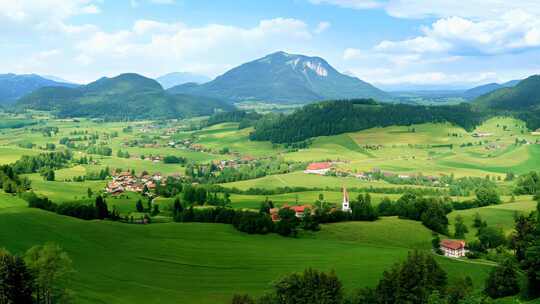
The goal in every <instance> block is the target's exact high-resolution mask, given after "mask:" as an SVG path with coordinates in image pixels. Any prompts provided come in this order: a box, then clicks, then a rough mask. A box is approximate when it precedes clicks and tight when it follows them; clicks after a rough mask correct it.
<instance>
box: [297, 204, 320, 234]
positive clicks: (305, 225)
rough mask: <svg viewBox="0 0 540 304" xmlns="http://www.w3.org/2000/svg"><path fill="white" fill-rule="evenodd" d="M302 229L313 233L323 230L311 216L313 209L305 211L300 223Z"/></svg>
mask: <svg viewBox="0 0 540 304" xmlns="http://www.w3.org/2000/svg"><path fill="white" fill-rule="evenodd" d="M300 227H301V228H302V229H304V230H311V231H319V230H321V226H320V225H319V222H318V221H317V219H316V218H315V217H314V216H313V215H311V209H309V208H306V209H304V214H303V215H302V219H301V221H300Z"/></svg>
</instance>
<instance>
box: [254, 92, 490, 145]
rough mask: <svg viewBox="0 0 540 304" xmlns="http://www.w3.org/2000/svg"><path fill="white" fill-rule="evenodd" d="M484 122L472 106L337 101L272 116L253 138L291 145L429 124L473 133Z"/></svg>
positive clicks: (268, 117)
mask: <svg viewBox="0 0 540 304" xmlns="http://www.w3.org/2000/svg"><path fill="white" fill-rule="evenodd" d="M483 119H484V115H483V114H481V113H480V112H475V111H474V110H473V108H472V107H471V106H470V105H469V104H459V105H453V106H413V105H406V104H380V103H377V102H375V101H374V100H372V99H353V100H334V101H327V102H322V103H316V104H310V105H307V106H305V107H303V108H302V109H300V110H298V111H296V112H294V113H293V114H291V115H288V116H285V115H279V116H275V115H274V116H271V115H269V116H267V117H265V119H261V120H260V121H259V122H258V123H257V124H256V125H255V131H254V132H253V133H252V134H251V136H250V138H251V139H252V140H270V141H272V142H274V143H292V142H298V141H302V140H305V139H307V138H310V137H315V136H324V135H335V134H340V133H344V132H353V131H359V130H364V129H368V128H373V127H386V126H391V125H412V124H419V123H427V122H450V123H453V124H455V125H458V126H460V127H463V128H464V129H466V130H472V129H473V128H474V127H475V126H477V125H478V124H480V123H481V122H482V121H483Z"/></svg>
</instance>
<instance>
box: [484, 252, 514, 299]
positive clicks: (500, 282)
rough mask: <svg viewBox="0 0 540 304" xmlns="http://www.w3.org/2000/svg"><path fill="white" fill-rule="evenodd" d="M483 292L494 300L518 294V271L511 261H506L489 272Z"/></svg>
mask: <svg viewBox="0 0 540 304" xmlns="http://www.w3.org/2000/svg"><path fill="white" fill-rule="evenodd" d="M484 292H485V293H486V294H487V295H489V296H490V297H492V298H494V299H497V298H502V297H507V296H513V295H515V294H517V293H518V292H519V277H518V271H517V267H516V265H515V264H514V262H513V261H511V260H510V259H507V260H505V261H504V262H503V263H501V264H500V265H499V266H497V267H495V269H493V270H492V271H491V272H490V274H489V276H488V278H487V279H486V286H485V288H484Z"/></svg>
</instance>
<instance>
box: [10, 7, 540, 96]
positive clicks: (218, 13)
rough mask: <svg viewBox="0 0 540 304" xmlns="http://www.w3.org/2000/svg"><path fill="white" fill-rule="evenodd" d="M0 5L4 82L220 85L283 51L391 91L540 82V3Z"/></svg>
mask: <svg viewBox="0 0 540 304" xmlns="http://www.w3.org/2000/svg"><path fill="white" fill-rule="evenodd" d="M456 2H461V1H455V0H454V1H450V0H438V1H429V0H273V1H270V0H268V1H266V0H256V1H255V0H251V1H248V0H213V1H210V0H0V25H1V26H0V61H1V64H0V67H1V68H0V73H7V72H14V73H38V74H46V75H55V76H58V77H62V78H65V79H68V80H71V81H76V82H81V83H84V82H89V81H93V80H95V79H97V78H99V77H102V76H114V75H117V74H120V73H123V72H137V73H141V74H143V75H146V76H149V77H156V76H159V75H162V74H166V73H169V72H176V71H184V72H193V73H198V74H204V75H207V76H210V77H215V76H217V75H219V74H221V73H223V72H225V71H226V70H227V69H230V68H232V67H234V66H236V65H238V64H241V63H244V62H246V61H250V60H254V59H256V58H259V57H262V56H264V55H266V54H268V53H271V52H274V51H278V50H284V51H287V52H291V53H301V54H306V55H316V56H320V57H323V58H325V59H327V60H328V61H329V62H330V64H332V65H333V66H335V67H336V68H337V69H338V70H340V71H342V72H347V73H350V74H354V75H356V76H358V77H360V78H361V79H363V80H366V81H368V82H372V83H374V84H376V85H378V86H380V87H382V88H386V89H396V88H402V87H424V86H426V87H437V86H441V87H455V88H460V87H468V86H472V85H476V84H481V83H488V82H492V81H498V82H501V81H507V80H511V79H517V78H523V77H526V76H529V75H532V74H535V73H539V72H540V60H539V59H540V48H539V47H540V18H539V17H540V1H537V0H519V1H518V0H515V1H512V2H511V3H509V1H503V0H469V1H467V5H466V7H464V4H463V2H461V3H456Z"/></svg>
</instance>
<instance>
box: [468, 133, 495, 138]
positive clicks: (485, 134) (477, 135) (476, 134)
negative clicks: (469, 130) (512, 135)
mask: <svg viewBox="0 0 540 304" xmlns="http://www.w3.org/2000/svg"><path fill="white" fill-rule="evenodd" d="M492 135H493V133H488V132H475V133H473V135H472V136H473V137H489V136H492Z"/></svg>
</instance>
